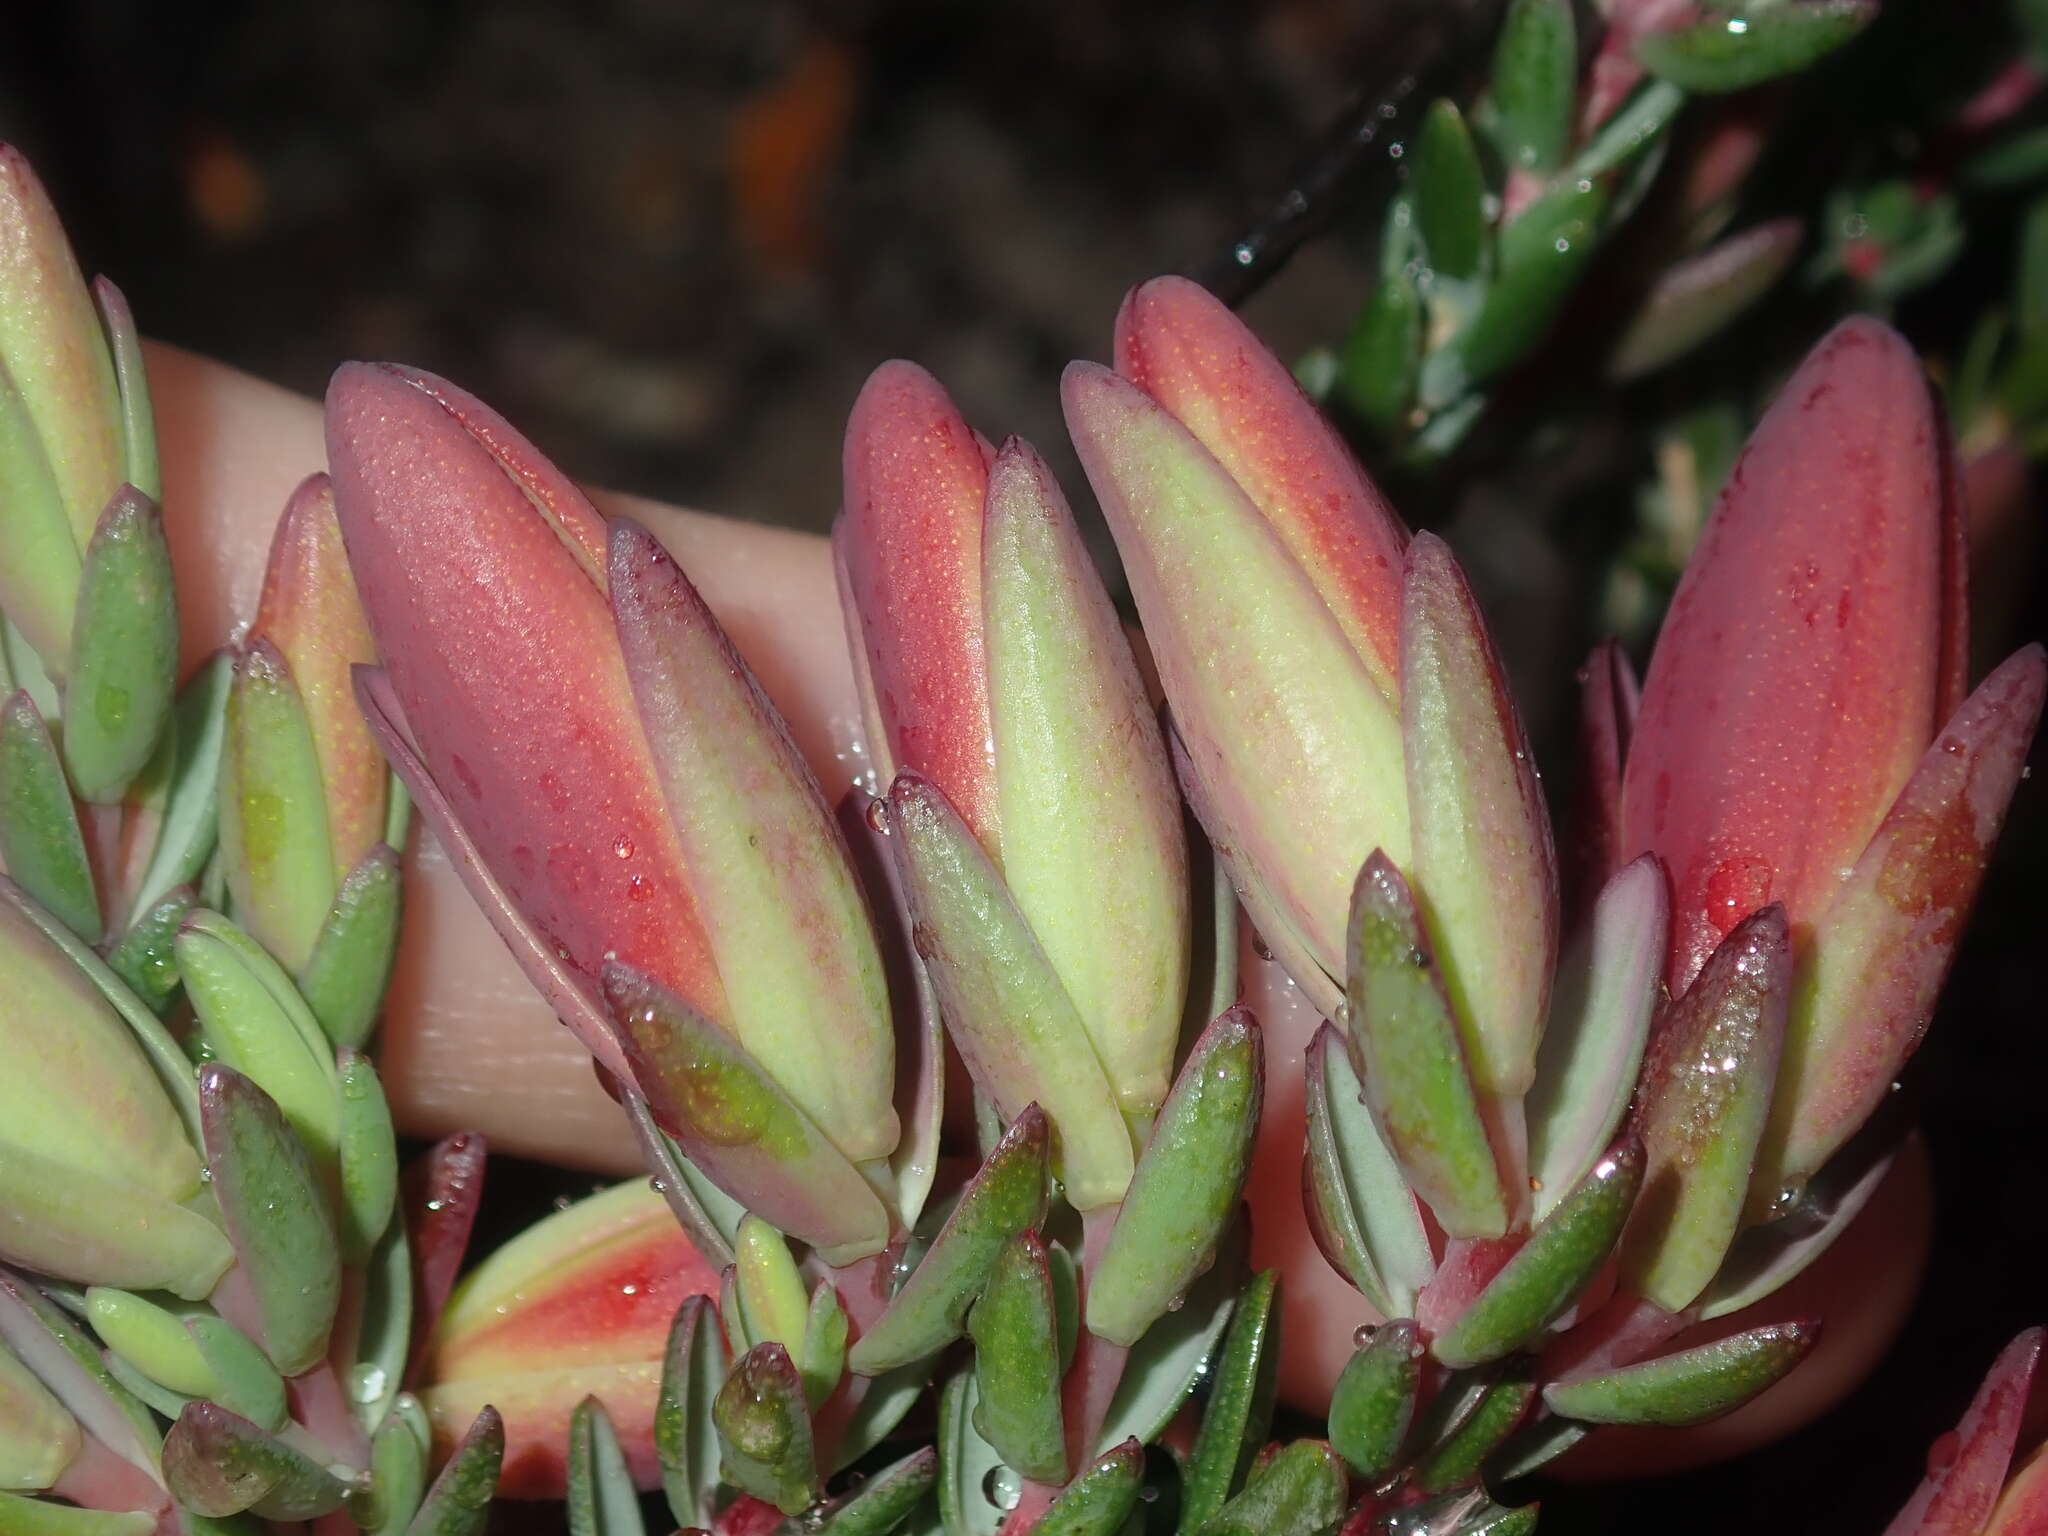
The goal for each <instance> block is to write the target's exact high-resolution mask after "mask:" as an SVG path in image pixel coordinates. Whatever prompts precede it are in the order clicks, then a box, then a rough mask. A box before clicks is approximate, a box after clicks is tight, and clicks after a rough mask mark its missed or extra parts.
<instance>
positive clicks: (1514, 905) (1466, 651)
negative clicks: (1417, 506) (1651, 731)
mask: <svg viewBox="0 0 2048 1536" xmlns="http://www.w3.org/2000/svg"><path fill="white" fill-rule="evenodd" d="M1401 615H1402V618H1401V727H1402V736H1403V739H1404V741H1405V742H1406V757H1407V769H1408V811H1409V818H1410V822H1411V827H1412V835H1413V837H1414V846H1415V856H1414V863H1413V865H1412V866H1411V867H1412V870H1413V873H1414V877H1415V891H1416V894H1417V899H1418V903H1419V905H1420V906H1421V907H1422V909H1423V914H1424V918H1425V922H1426V924H1427V926H1428V929H1429V932H1430V934H1431V936H1432V937H1433V938H1434V939H1435V941H1436V944H1435V954H1436V957H1437V966H1438V969H1439V971H1440V972H1441V974H1442V976H1443V982H1444V989H1445V991H1446V992H1447V993H1448V994H1449V997H1450V1000H1451V1007H1452V1011H1453V1015H1454V1017H1456V1018H1457V1019H1458V1020H1459V1021H1460V1023H1461V1024H1462V1026H1463V1029H1462V1033H1463V1038H1464V1042H1465V1059H1466V1063H1467V1065H1468V1067H1469V1069H1470V1071H1471V1074H1472V1082H1473V1086H1474V1088H1475V1089H1477V1091H1478V1092H1479V1093H1480V1094H1482V1095H1494V1096H1499V1097H1502V1098H1505V1099H1510V1100H1512V1099H1514V1098H1518V1097H1519V1096H1520V1095H1521V1094H1523V1093H1525V1092H1526V1091H1527V1090H1528V1087H1529V1082H1530V1079H1531V1077H1532V1076H1533V1075H1534V1072H1535V1063H1536V1045H1537V1040H1538V1038H1539V1036H1540V1034H1541V1032H1542V1028H1543V1017H1544V1009H1545V1005H1546V1004H1547V1002H1548V1001H1549V995H1550V977H1551V972H1552V970H1553V968H1554V967H1555V963H1556V959H1557V924H1558V916H1557V907H1558V896H1557V857H1556V854H1555V852H1554V851H1553V850H1552V847H1551V840H1550V815H1549V812H1548V811H1547V810H1546V809H1545V808H1544V803H1543V792H1542V788H1541V786H1540V785H1538V783H1537V781H1536V769H1535V763H1534V760H1533V759H1532V757H1531V755H1530V752H1529V745H1528V741H1527V739H1526V737H1525V736H1524V734H1523V731H1522V723H1521V720H1520V718H1519V717H1518V716H1517V714H1516V712H1515V706H1514V701H1513V700H1512V699H1511V698H1510V697H1509V696H1508V691H1507V679H1506V677H1505V676H1504V675H1503V673H1502V671H1501V665H1500V658H1499V657H1498V656H1497V655H1496V654H1495V652H1494V649H1493V645H1492V642H1491V641H1490V640H1489V638H1488V637H1487V633H1486V622H1485V620H1484V619H1483V618H1482V617H1481V616H1480V613H1479V606H1478V603H1477V602H1476V601H1475V600H1474V599H1473V596H1472V591H1471V588H1470V587H1468V586H1467V585H1466V583H1465V577H1464V574H1463V573H1462V572H1461V571H1460V570H1459V569H1458V563H1457V561H1456V560H1455V559H1454V558H1452V555H1451V552H1450V549H1449V547H1448V546H1447V545H1446V544H1445V543H1444V542H1443V541H1442V540H1441V539H1439V538H1437V537H1436V536H1435V535H1434V534H1428V533H1424V534H1418V535H1417V536H1416V538H1415V539H1414V541H1413V542H1412V543H1410V544H1409V546H1408V567H1407V580H1406V583H1405V584H1404V587H1403V590H1402V608H1401Z"/></svg>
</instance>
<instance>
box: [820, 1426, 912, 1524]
mask: <svg viewBox="0 0 2048 1536" xmlns="http://www.w3.org/2000/svg"><path fill="white" fill-rule="evenodd" d="M938 1476H939V1458H938V1452H937V1451H936V1450H935V1449H934V1448H933V1447H931V1446H929V1445H926V1446H920V1447H919V1448H918V1449H917V1450H914V1451H912V1452H911V1453H910V1454H909V1455H908V1456H906V1457H904V1458H903V1459H902V1460H901V1461H898V1462H893V1463H891V1464H890V1465H889V1466H886V1467H884V1468H883V1469H882V1470H881V1471H879V1472H877V1473H875V1474H874V1476H872V1477H870V1478H869V1479H867V1481H866V1482H864V1483H862V1484H861V1485H860V1486H859V1487H857V1488H856V1489H854V1491H853V1492H851V1493H849V1494H848V1495H847V1496H846V1497H845V1498H843V1499H841V1500H839V1501H837V1502H836V1503H834V1504H832V1505H831V1506H829V1508H828V1511H827V1513H826V1515H825V1521H824V1524H822V1525H820V1526H819V1527H818V1536H888V1533H889V1532H890V1531H894V1530H897V1529H899V1528H901V1527H902V1525H903V1522H904V1521H905V1520H907V1519H908V1518H909V1517H910V1512H911V1511H912V1510H914V1509H916V1508H917V1506H918V1505H919V1504H921V1503H923V1502H924V1497H925V1495H926V1494H928V1493H930V1492H931V1490H932V1485H933V1484H934V1483H935V1482H937V1481H938Z"/></svg>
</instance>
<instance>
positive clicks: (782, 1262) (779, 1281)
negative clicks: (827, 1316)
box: [733, 1214, 810, 1371]
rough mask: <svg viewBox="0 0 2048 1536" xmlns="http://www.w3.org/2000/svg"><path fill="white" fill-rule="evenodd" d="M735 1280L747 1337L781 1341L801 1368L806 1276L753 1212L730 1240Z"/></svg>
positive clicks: (761, 1341)
mask: <svg viewBox="0 0 2048 1536" xmlns="http://www.w3.org/2000/svg"><path fill="white" fill-rule="evenodd" d="M733 1284H734V1291H735V1294H736V1295H737V1297H738V1300H739V1305H740V1312H741V1314H742V1316H743V1317H744V1318H745V1321H746V1331H747V1338H748V1339H749V1340H750V1341H752V1342H753V1343H756V1344H764V1343H768V1342H770V1341H771V1340H772V1341H773V1342H775V1343H777V1344H780V1345H781V1346H782V1347H783V1348H784V1349H786V1350H788V1351H789V1355H790V1358H791V1359H792V1360H794V1361H796V1363H797V1369H798V1370H799V1371H801V1370H802V1369H803V1365H804V1358H803V1346H804V1325H805V1322H806V1320H807V1318H808V1316H809V1313H810V1298H809V1296H807V1295H806V1294H805V1292H804V1277H803V1276H802V1275H801V1274H799V1273H798V1272H797V1267H796V1260H795V1259H793V1258H791V1257H790V1252H789V1244H788V1242H787V1241H785V1240H784V1238H783V1236H782V1234H781V1233H780V1232H777V1231H776V1230H775V1229H774V1228H773V1227H771V1226H769V1225H768V1223H767V1222H765V1221H763V1220H762V1219H761V1218H760V1217H758V1216H755V1215H752V1214H749V1215H748V1216H746V1217H745V1218H744V1219H743V1220H742V1221H741V1222H740V1229H739V1234H738V1238H737V1240H736V1241H735V1242H734V1243H733Z"/></svg>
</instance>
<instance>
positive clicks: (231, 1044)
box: [177, 909, 341, 1168]
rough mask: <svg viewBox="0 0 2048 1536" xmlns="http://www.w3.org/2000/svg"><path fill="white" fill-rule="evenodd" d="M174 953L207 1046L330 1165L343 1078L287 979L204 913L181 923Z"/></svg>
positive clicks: (259, 950)
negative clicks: (273, 1103)
mask: <svg viewBox="0 0 2048 1536" xmlns="http://www.w3.org/2000/svg"><path fill="white" fill-rule="evenodd" d="M177 956H178V970H179V973H180V974H181V975H182V976H183V977H184V979H185V991H186V994H187V995H188V996H189V997H190V998H191V999H192V1006H193V1009H194V1011H195V1012H196V1013H197V1014H198V1015H199V1022H200V1025H201V1027H202V1028H203V1029H204V1031H205V1034H206V1041H207V1044H208V1045H210V1046H211V1047H212V1048H213V1051H214V1052H215V1054H216V1055H218V1056H219V1058H220V1059H221V1060H223V1061H225V1062H226V1063H228V1065H230V1066H232V1067H233V1068H235V1070H236V1071H238V1072H240V1073H241V1074H242V1075H243V1076H245V1077H247V1078H249V1079H250V1080H251V1081H252V1082H254V1083H255V1084H256V1085H257V1086H258V1087H260V1088H262V1090H263V1091H264V1093H266V1094H267V1095H269V1097H270V1098H272V1099H273V1100H275V1101H276V1103H277V1107H278V1108H279V1109H280V1110H282V1111H283V1112H284V1116H285V1118H286V1119H287V1120H288V1121H290V1122H291V1127H292V1130H293V1132H294V1133H295V1134H296V1135H297V1136H298V1137H299V1139H300V1140H301V1141H303V1142H304V1143H305V1145H306V1149H307V1151H309V1152H310V1153H312V1155H313V1157H314V1158H315V1160H316V1161H317V1162H318V1163H319V1164H320V1165H321V1166H323V1167H329V1168H331V1167H332V1166H333V1165H334V1161H335V1158H336V1156H337V1155H338V1152H339V1143H340V1139H341V1093H340V1086H341V1084H340V1075H339V1073H338V1071H337V1070H336V1068H335V1065H334V1052H333V1047H332V1046H330V1045H329V1044H328V1041H327V1037H326V1036H325V1035H323V1034H322V1033H321V1032H320V1025H319V1023H318V1022H317V1021H316V1020H315V1019H314V1018H313V1015H312V1013H311V1012H310V1011H308V1009H307V1008H306V1004H305V1001H304V999H302V998H301V997H300V996H299V993H298V989H297V988H296V987H294V986H293V985H292V982H291V978H290V977H289V976H287V975H285V973H284V972H283V970H282V969H280V968H279V966H278V964H277V962H276V961H275V960H273V959H272V958H271V957H270V956H269V954H267V953H266V952H265V951H264V949H263V947H262V946H261V945H259V944H257V943H256V942H255V941H254V940H253V939H251V938H250V937H249V935H248V934H246V933H244V932H243V931H242V930H241V929H240V928H238V927H236V926H235V925H234V924H233V923H231V922H229V921H228V920H227V919H226V918H224V917H222V916H221V915H220V914H219V913H217V912H208V911H205V910H203V909H202V910H197V911H194V912H193V913H192V914H191V915H190V916H188V917H187V918H186V920H185V926H184V928H183V929H182V930H181V931H180V932H179V934H178V940H177Z"/></svg>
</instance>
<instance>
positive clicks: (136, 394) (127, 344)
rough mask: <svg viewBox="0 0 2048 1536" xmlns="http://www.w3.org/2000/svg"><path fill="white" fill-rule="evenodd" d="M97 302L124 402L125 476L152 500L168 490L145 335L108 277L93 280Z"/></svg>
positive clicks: (123, 455)
mask: <svg viewBox="0 0 2048 1536" xmlns="http://www.w3.org/2000/svg"><path fill="white" fill-rule="evenodd" d="M92 301H93V307H94V308H95V309H97V310H98V311H99V313H100V323H101V324H102V325H104V326H105V327H106V332H107V350H108V352H109V353H110V354H111V355H112V357H113V362H114V384H115V390H116V393H117V394H118V395H119V396H120V403H121V450H122V452H121V464H122V473H121V478H122V479H123V480H126V481H127V482H128V483H129V484H130V485H132V486H134V487H135V488H136V489H137V490H139V491H140V492H142V494H143V495H145V496H147V497H148V498H149V499H150V500H151V501H162V500H163V495H164V486H163V473H162V466H161V464H160V463H159V460H158V455H157V448H156V416H155V413H154V412H153V411H152V410H151V409H150V404H149V371H148V369H147V368H146V367H145V366H144V363H143V357H142V337H141V335H140V334H139V333H138V332H137V331H136V329H135V316H134V314H133V313H132V312H131V311H130V310H129V308H128V299H127V297H126V295H124V294H123V293H122V292H121V290H120V289H118V288H116V287H115V286H114V285H113V284H112V283H110V282H108V281H107V279H105V278H104V277H96V278H94V279H93V280H92Z"/></svg>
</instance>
